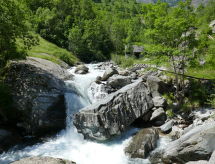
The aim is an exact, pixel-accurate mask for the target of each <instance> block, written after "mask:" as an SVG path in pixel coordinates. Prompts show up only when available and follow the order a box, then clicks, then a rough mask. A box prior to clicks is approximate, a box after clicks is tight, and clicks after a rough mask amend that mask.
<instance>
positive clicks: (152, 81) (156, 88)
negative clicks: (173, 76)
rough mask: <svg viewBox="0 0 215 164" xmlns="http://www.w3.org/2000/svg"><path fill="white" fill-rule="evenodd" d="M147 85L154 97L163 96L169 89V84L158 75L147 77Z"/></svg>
mask: <svg viewBox="0 0 215 164" xmlns="http://www.w3.org/2000/svg"><path fill="white" fill-rule="evenodd" d="M147 86H148V87H149V90H150V92H151V94H152V97H161V94H162V93H165V92H166V91H168V87H167V85H166V84H165V83H164V82H163V81H162V80H161V79H159V78H158V77H156V76H148V77H147Z"/></svg>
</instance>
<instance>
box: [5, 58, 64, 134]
mask: <svg viewBox="0 0 215 164" xmlns="http://www.w3.org/2000/svg"><path fill="white" fill-rule="evenodd" d="M67 77H68V74H67V73H66V70H64V69H63V68H61V67H60V66H58V65H56V64H54V63H52V62H50V61H47V60H44V59H36V58H28V59H27V60H23V61H17V62H16V61H14V62H11V64H10V65H9V67H8V68H7V71H6V78H5V82H6V84H8V86H9V87H10V89H11V92H12V97H13V106H14V108H15V109H16V113H17V120H16V121H17V122H18V123H17V126H18V127H19V128H21V129H22V130H23V132H24V133H25V134H30V135H45V134H46V133H50V132H56V131H58V130H59V129H62V128H64V127H65V111H66V107H65V105H64V92H65V90H66V87H65V84H64V82H63V80H62V79H65V78H67Z"/></svg>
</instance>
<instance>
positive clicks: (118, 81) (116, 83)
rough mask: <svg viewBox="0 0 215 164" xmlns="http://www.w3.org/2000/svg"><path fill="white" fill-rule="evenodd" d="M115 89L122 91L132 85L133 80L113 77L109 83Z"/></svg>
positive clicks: (119, 76)
mask: <svg viewBox="0 0 215 164" xmlns="http://www.w3.org/2000/svg"><path fill="white" fill-rule="evenodd" d="M107 84H108V85H110V86H111V87H112V88H114V89H120V88H122V87H124V86H126V85H128V84H131V78H130V77H129V76H122V75H113V76H111V77H110V78H109V79H108V82H107Z"/></svg>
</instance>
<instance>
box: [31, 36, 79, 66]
mask: <svg viewBox="0 0 215 164" xmlns="http://www.w3.org/2000/svg"><path fill="white" fill-rule="evenodd" d="M27 53H28V56H32V57H38V58H42V59H46V60H50V61H52V62H54V63H57V64H59V63H60V60H62V61H64V62H66V63H67V64H69V65H74V64H75V63H76V62H77V61H78V58H77V57H76V56H75V55H74V54H72V53H71V52H69V51H67V50H65V49H63V48H60V47H58V46H56V45H55V44H53V43H50V42H48V41H46V40H45V39H43V38H42V37H40V36H39V44H38V45H37V46H34V47H32V48H31V49H30V50H29V51H28V52H27Z"/></svg>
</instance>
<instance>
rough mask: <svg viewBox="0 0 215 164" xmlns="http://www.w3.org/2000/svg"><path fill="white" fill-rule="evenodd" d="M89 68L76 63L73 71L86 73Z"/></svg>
mask: <svg viewBox="0 0 215 164" xmlns="http://www.w3.org/2000/svg"><path fill="white" fill-rule="evenodd" d="M88 71H89V68H88V67H86V66H85V65H78V66H77V67H76V69H75V73H77V74H86V73H88Z"/></svg>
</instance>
